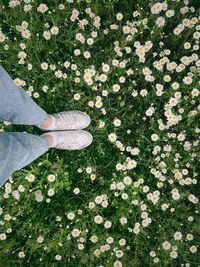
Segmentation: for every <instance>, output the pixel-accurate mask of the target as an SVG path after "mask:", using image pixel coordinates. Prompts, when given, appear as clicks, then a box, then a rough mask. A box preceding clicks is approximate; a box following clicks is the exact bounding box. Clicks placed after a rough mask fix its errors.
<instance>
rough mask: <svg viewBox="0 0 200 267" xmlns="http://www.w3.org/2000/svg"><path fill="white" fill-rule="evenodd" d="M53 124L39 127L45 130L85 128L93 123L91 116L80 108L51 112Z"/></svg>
mask: <svg viewBox="0 0 200 267" xmlns="http://www.w3.org/2000/svg"><path fill="white" fill-rule="evenodd" d="M51 116H52V118H53V122H52V126H51V127H49V128H43V127H39V128H40V129H41V130H43V131H59V130H79V129H84V128H86V127H88V126H89V124H90V123H91V118H90V116H89V115H88V114H86V113H85V112H82V111H80V110H70V111H63V112H59V113H55V114H51Z"/></svg>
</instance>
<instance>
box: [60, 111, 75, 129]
mask: <svg viewBox="0 0 200 267" xmlns="http://www.w3.org/2000/svg"><path fill="white" fill-rule="evenodd" d="M75 121H76V117H75V116H73V115H71V116H66V115H65V114H62V113H60V114H58V115H57V126H58V127H63V126H64V127H67V126H69V125H73V124H74V123H75Z"/></svg>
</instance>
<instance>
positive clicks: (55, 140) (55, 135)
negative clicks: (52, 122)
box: [43, 132, 58, 148]
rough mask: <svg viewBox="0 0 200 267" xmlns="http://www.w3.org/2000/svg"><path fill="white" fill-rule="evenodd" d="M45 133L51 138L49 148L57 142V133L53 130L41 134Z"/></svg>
mask: <svg viewBox="0 0 200 267" xmlns="http://www.w3.org/2000/svg"><path fill="white" fill-rule="evenodd" d="M47 134H48V135H50V136H51V137H52V138H53V143H52V145H51V146H50V147H49V148H51V147H55V146H56V145H57V142H58V139H57V134H56V133H55V132H47V133H45V134H43V136H45V135H47Z"/></svg>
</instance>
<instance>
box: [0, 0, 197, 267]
mask: <svg viewBox="0 0 200 267" xmlns="http://www.w3.org/2000/svg"><path fill="white" fill-rule="evenodd" d="M199 8H200V2H198V1H197V0H193V1H190V0H184V1H177V0H176V1H175V0H174V1H172V0H167V1H165V2H156V1H152V0H150V1H142V0H135V1H131V0H121V1H120V0H113V1H111V0H87V1H86V0H82V1H81V0H79V1H75V0H65V1H64V0H60V1H59V0H44V1H38V0H23V1H22V0H21V1H17V0H12V1H9V0H0V61H1V64H2V65H3V66H4V68H5V69H6V70H7V72H9V74H10V75H11V77H12V78H13V80H14V82H15V83H16V84H17V85H19V86H22V87H23V89H24V90H25V91H27V93H28V94H29V95H30V96H31V97H32V98H33V99H34V100H35V101H36V102H37V103H38V104H39V105H40V106H41V107H42V108H43V109H45V110H46V111H47V112H48V113H50V114H52V113H56V112H60V111H64V110H81V111H85V112H86V113H87V114H89V115H90V117H91V119H92V122H91V124H90V126H89V127H88V128H87V129H86V130H87V131H89V132H90V133H91V134H92V135H93V138H94V140H93V143H92V144H91V145H90V146H89V147H87V148H85V149H83V150H79V151H68V150H66V151H62V150H58V149H50V150H49V151H48V152H47V153H46V154H44V155H43V156H41V157H40V158H38V159H36V160H35V161H34V162H32V163H31V164H30V165H28V166H26V167H25V168H23V169H22V170H20V171H17V172H15V173H14V174H13V175H12V177H10V178H9V180H8V181H7V183H6V184H5V185H4V186H3V187H2V188H0V267H18V266H22V267H24V266H28V267H30V266H31V267H39V266H42V267H43V266H45V267H46V266H48V267H50V266H51V267H54V266H61V267H79V266H80V267H111V266H114V267H121V266H123V267H149V266H150V267H151V266H158V267H168V266H170V267H172V266H173V267H197V266H200V247H199V246H200V245H199V244H200V215H199V211H200V206H199V196H200V183H199V166H200V164H199V155H200V149H199V147H200V146H199V133H200V124H199V117H200V116H199V113H200V102H199V85H200V82H199V70H200V68H199V67H200V59H199V38H200V31H199V30H200V24H199V15H200V13H199V10H200V9H199ZM0 97H1V96H0ZM0 130H1V131H20V132H23V131H26V132H27V133H32V134H36V135H41V134H42V132H41V131H40V130H39V129H38V128H37V127H35V126H24V125H12V124H10V123H8V122H2V123H1V124H0Z"/></svg>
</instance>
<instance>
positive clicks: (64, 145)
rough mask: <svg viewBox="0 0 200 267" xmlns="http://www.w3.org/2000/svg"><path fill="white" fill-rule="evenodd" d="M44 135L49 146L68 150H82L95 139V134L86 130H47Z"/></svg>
mask: <svg viewBox="0 0 200 267" xmlns="http://www.w3.org/2000/svg"><path fill="white" fill-rule="evenodd" d="M42 136H43V137H45V138H46V139H47V141H48V144H49V148H58V149H67V150H81V149H83V148H85V147H87V146H89V145H90V144H91V143H92V141H93V136H92V135H91V134H90V133H89V132H87V131H84V130H76V131H57V132H56V131H55V132H47V133H45V134H43V135H42Z"/></svg>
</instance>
